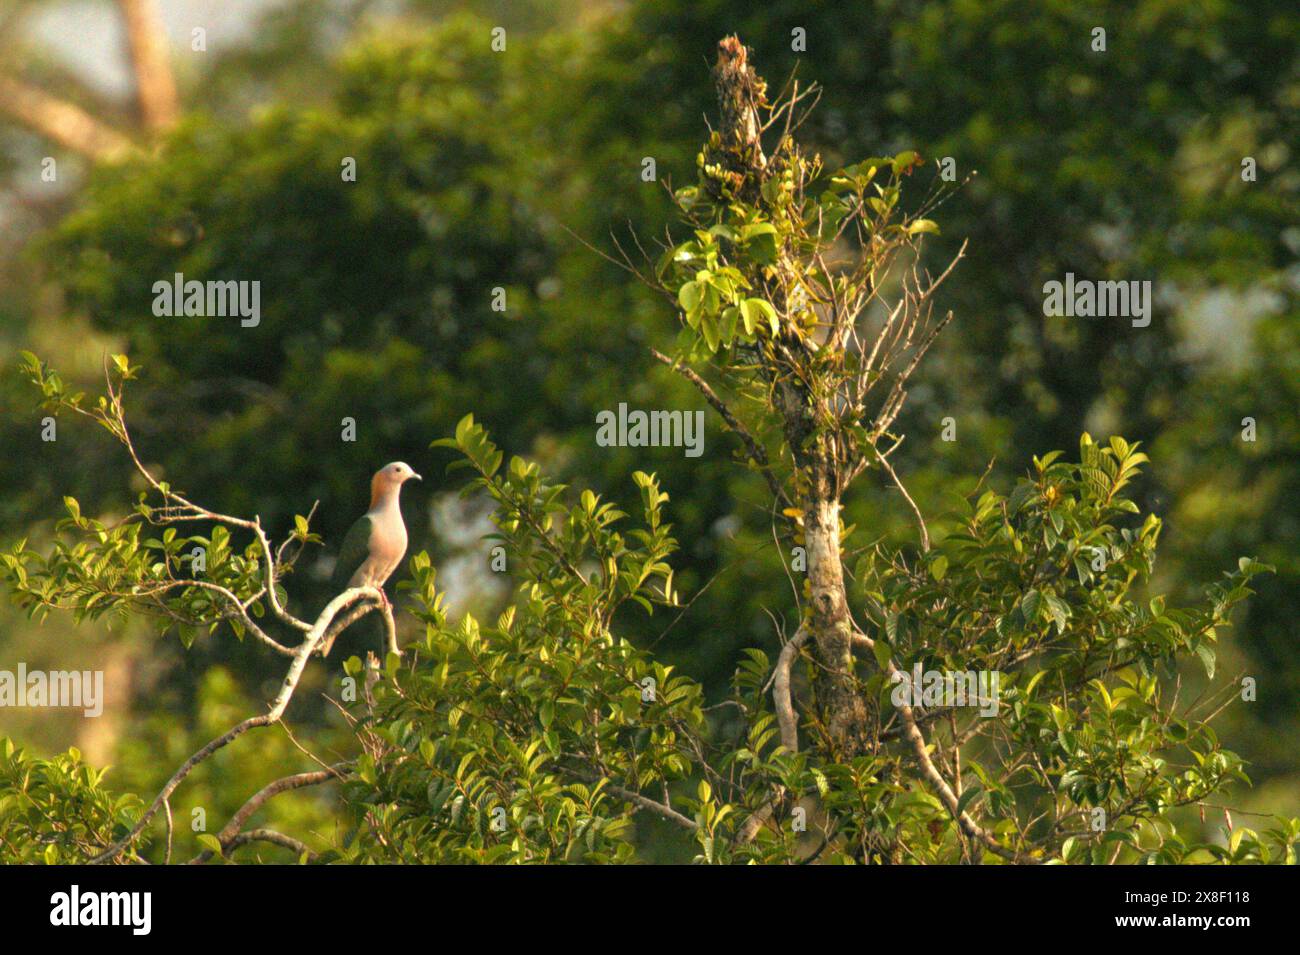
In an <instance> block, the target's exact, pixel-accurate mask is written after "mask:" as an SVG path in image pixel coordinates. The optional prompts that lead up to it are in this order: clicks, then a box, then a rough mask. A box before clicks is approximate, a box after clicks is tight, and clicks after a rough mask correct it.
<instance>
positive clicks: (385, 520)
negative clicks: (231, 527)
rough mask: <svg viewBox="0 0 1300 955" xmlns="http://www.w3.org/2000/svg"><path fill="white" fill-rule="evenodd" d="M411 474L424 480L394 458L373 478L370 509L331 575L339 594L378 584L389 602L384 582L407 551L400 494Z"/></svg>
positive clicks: (324, 650)
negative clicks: (355, 588)
mask: <svg viewBox="0 0 1300 955" xmlns="http://www.w3.org/2000/svg"><path fill="white" fill-rule="evenodd" d="M411 478H415V480H417V481H419V480H421V478H420V475H418V474H416V473H415V472H414V471H412V470H411V468H410V466H409V465H407V464H405V463H403V462H402V461H394V462H393V463H392V464H389V465H387V466H386V467H383V468H380V469H379V470H378V471H376V472H375V476H374V477H373V478H371V479H370V510H368V511H366V513H365V514H363V515H362V516H361V517H360V518H358V520H357V522H356V523H355V524H353V525H352V527H351V528H350V529H349V530H348V532H347V535H346V536H345V537H344V538H343V546H342V547H340V548H339V559H338V562H337V563H336V564H335V565H334V575H333V577H331V578H330V585H331V586H332V588H333V590H334V593H335V594H339V593H342V592H343V591H344V590H347V589H349V588H352V587H377V588H378V589H379V593H380V594H381V595H383V597H384V601H385V602H387V600H388V597H387V595H385V594H384V582H385V581H387V580H388V578H389V577H390V576H392V573H393V571H395V570H396V569H397V565H398V564H400V563H401V562H402V557H403V556H405V554H406V525H405V524H403V523H402V508H401V505H400V504H399V502H398V496H399V495H400V494H401V493H402V485H403V484H405V483H406V482H407V481H409V480H411ZM332 643H333V641H332V640H331V641H330V644H332ZM329 651H330V646H329V644H325V645H322V647H321V653H322V655H324V654H328V653H329Z"/></svg>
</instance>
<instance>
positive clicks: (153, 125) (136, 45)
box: [118, 0, 180, 132]
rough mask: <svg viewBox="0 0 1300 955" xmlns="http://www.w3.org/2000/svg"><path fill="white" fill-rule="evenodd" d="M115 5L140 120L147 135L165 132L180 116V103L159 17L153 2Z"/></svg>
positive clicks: (130, 0) (128, 1)
mask: <svg viewBox="0 0 1300 955" xmlns="http://www.w3.org/2000/svg"><path fill="white" fill-rule="evenodd" d="M118 6H120V7H121V8H122V19H123V20H124V21H125V23H126V38H127V43H128V45H129V46H130V51H131V66H132V69H133V70H134V72H135V87H136V97H137V99H138V101H139V104H140V117H141V119H142V120H143V122H144V127H145V129H146V130H148V131H149V132H158V131H160V130H165V129H167V128H169V127H170V126H172V125H173V124H174V123H175V122H176V119H177V117H178V116H179V115H180V102H179V100H178V99H177V96H176V78H175V75H174V74H173V73H172V65H171V60H170V59H169V58H168V55H167V34H166V32H165V31H164V30H163V25H162V18H161V17H160V16H159V15H158V8H157V6H156V5H155V4H154V2H153V0H118Z"/></svg>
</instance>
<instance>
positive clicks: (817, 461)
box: [705, 36, 870, 759]
mask: <svg viewBox="0 0 1300 955" xmlns="http://www.w3.org/2000/svg"><path fill="white" fill-rule="evenodd" d="M713 78H714V84H715V86H716V89H717V95H718V106H719V116H720V121H719V126H718V128H717V130H716V131H715V132H714V134H713V136H712V137H710V140H709V144H708V146H706V149H705V163H706V164H708V165H710V166H712V167H715V168H716V169H717V170H718V172H719V173H720V174H721V175H720V178H718V179H717V180H715V181H716V182H717V188H718V189H719V190H728V191H730V193H731V195H733V196H735V197H736V198H739V199H742V200H743V201H745V202H748V203H752V204H755V205H758V206H760V207H762V206H764V205H766V203H765V201H764V199H763V195H762V186H763V183H764V181H765V180H766V179H768V178H769V177H771V176H773V175H776V174H778V173H779V172H780V169H779V168H778V167H779V162H774V161H770V160H769V159H768V157H767V155H766V154H765V152H764V150H763V144H762V140H761V135H762V130H763V122H762V113H761V112H760V111H761V110H762V109H765V108H766V107H767V106H768V103H767V98H766V92H767V85H766V83H765V82H764V81H763V79H762V78H761V77H760V76H758V74H757V73H755V72H754V69H753V67H752V66H750V64H749V60H748V51H747V50H746V49H745V47H744V46H743V45H742V44H741V42H740V40H739V39H738V38H736V37H734V36H731V37H727V38H725V39H723V40H722V41H721V42H720V43H719V44H718V62H717V65H716V66H715V67H714V71H713ZM715 198H716V199H725V196H724V195H723V194H722V193H721V192H719V193H718V194H717V195H715ZM795 255H797V251H796V250H782V251H781V252H780V253H779V255H778V258H777V262H776V264H775V267H774V269H773V274H772V276H771V278H770V279H769V280H767V281H766V282H765V286H766V287H765V288H764V289H763V292H764V294H765V296H766V298H767V299H768V300H769V301H770V302H771V303H772V305H773V307H774V308H775V309H776V310H777V313H778V315H780V317H781V325H782V327H783V328H792V327H793V326H794V324H795V323H794V322H793V321H792V320H791V319H792V317H793V313H794V312H795V311H797V310H798V307H799V303H798V302H797V301H793V302H792V301H791V299H792V298H797V296H798V295H799V289H800V282H799V280H798V276H797V270H796V268H795V266H794V256H795ZM809 348H810V345H809V344H808V343H807V342H805V341H804V340H802V339H801V338H800V337H799V336H798V335H796V334H795V333H793V332H787V333H785V334H783V335H781V336H779V337H774V338H773V339H772V340H771V341H770V343H765V344H764V346H763V348H762V358H761V362H760V365H761V368H762V373H763V375H764V377H765V378H766V379H767V380H768V382H769V384H771V386H772V388H773V394H774V395H775V396H776V397H775V400H776V403H777V405H778V407H777V409H776V410H777V412H778V413H779V414H780V416H781V419H782V424H783V428H784V432H785V439H786V444H787V446H788V447H789V449H790V453H791V455H792V456H793V458H794V463H795V466H796V468H797V471H798V476H797V478H796V485H797V490H798V494H799V497H798V505H799V508H798V509H799V510H800V511H801V513H802V523H803V537H804V544H805V548H806V550H807V556H808V597H809V601H808V606H807V607H806V608H805V615H804V620H803V621H802V626H803V627H804V629H805V630H806V632H807V633H808V635H809V636H810V637H811V638H812V643H813V647H814V650H815V653H816V656H817V662H818V664H819V666H818V668H817V679H816V690H817V701H818V717H819V719H820V721H821V723H822V725H823V727H824V729H825V731H826V733H827V735H828V736H829V741H830V746H831V749H832V750H833V752H832V754H831V755H832V756H833V757H834V758H837V759H849V758H852V757H853V756H857V755H860V754H862V753H864V752H866V751H867V749H868V748H869V745H870V741H869V736H868V731H867V710H866V706H865V703H864V701H863V699H862V696H861V693H860V687H859V686H858V682H857V679H856V677H855V675H854V669H853V657H852V632H851V623H850V619H849V612H848V601H847V595H846V593H845V589H844V569H843V566H842V565H841V562H840V517H839V515H840V492H841V490H842V489H843V486H844V484H845V483H846V481H845V477H846V476H845V475H844V474H842V473H841V470H842V465H841V462H840V458H839V456H838V455H837V454H835V451H834V448H833V447H832V446H831V445H832V439H831V438H830V437H828V436H826V435H824V434H823V435H818V430H817V424H818V422H825V421H828V420H830V418H831V414H830V409H829V407H827V403H828V402H829V400H830V399H829V398H828V397H826V396H820V395H818V394H816V393H815V389H814V388H813V387H812V386H811V385H810V383H809V382H808V380H807V379H806V377H805V376H804V375H803V374H802V373H801V372H800V371H799V368H798V366H800V365H804V364H805V360H806V358H807V357H808V355H809Z"/></svg>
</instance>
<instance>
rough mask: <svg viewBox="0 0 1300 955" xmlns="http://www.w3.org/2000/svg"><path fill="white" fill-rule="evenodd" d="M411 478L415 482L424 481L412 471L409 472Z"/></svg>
mask: <svg viewBox="0 0 1300 955" xmlns="http://www.w3.org/2000/svg"><path fill="white" fill-rule="evenodd" d="M411 477H413V478H415V480H417V481H423V480H424V478H422V477H420V475H418V474H416V473H415V472H414V471H412V472H411Z"/></svg>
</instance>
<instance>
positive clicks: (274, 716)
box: [90, 587, 380, 865]
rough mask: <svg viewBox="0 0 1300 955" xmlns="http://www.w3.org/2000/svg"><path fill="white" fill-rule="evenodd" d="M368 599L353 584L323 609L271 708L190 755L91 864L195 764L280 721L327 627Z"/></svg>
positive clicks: (119, 845) (372, 593) (369, 594)
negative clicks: (346, 610) (127, 826)
mask: <svg viewBox="0 0 1300 955" xmlns="http://www.w3.org/2000/svg"><path fill="white" fill-rule="evenodd" d="M364 599H370V600H376V601H377V600H379V599H380V593H379V591H378V590H376V589H375V588H374V587H352V588H349V589H348V590H345V591H343V593H341V594H339V595H338V596H337V597H335V598H334V599H333V600H331V601H330V602H329V603H328V604H326V606H325V609H324V610H322V611H321V613H320V616H319V617H317V618H316V622H315V623H314V624H312V626H311V629H310V631H309V632H308V634H307V636H306V637H305V638H304V639H303V641H302V643H301V644H299V646H298V648H297V649H296V650H294V654H293V662H291V663H290V664H289V670H288V672H287V673H286V674H285V677H284V682H283V683H281V685H280V692H279V693H277V694H276V696H275V699H274V700H273V701H272V702H271V708H270V710H269V711H268V712H266V713H263V714H261V715H259V716H250V717H249V718H248V719H246V720H244V721H243V722H240V723H237V724H235V725H234V726H232V727H231V728H230V729H228V730H227V731H226V732H224V733H222V734H221V735H220V736H218V737H217V738H216V739H214V740H212V741H211V742H209V743H208V744H207V745H205V746H204V747H203V748H202V749H200V750H199V751H198V752H196V753H195V754H194V755H193V756H191V757H190V758H189V759H187V760H186V761H185V762H184V763H183V764H182V765H181V767H180V769H178V770H176V772H175V773H173V774H172V777H171V779H169V780H167V784H166V785H165V786H163V788H162V791H161V792H160V793H159V794H158V795H157V796H155V797H154V800H153V802H152V803H150V805H149V808H148V809H146V810H145V812H144V814H143V815H142V816H141V817H140V820H139V821H138V822H137V823H136V824H135V826H134V828H132V830H131V831H130V832H129V833H127V834H126V835H125V836H123V837H122V838H121V839H119V840H118V841H117V842H115V843H113V845H111V846H109V847H108V848H107V849H105V850H104V851H103V852H101V853H100V854H99V855H97V856H95V857H94V858H93V859H91V860H90V862H91V864H92V865H95V864H99V863H103V862H108V861H110V860H111V859H113V858H115V857H117V856H118V855H120V854H121V853H122V851H123V850H125V849H126V848H127V847H128V846H130V845H131V844H132V843H133V842H135V840H136V839H138V838H139V837H140V834H141V833H142V832H144V829H145V826H147V825H148V824H149V820H150V819H152V818H153V817H154V815H155V814H156V813H157V812H158V810H159V809H160V808H161V807H162V805H163V803H164V802H165V801H166V800H167V798H168V797H169V796H171V794H172V793H173V792H175V791H176V787H178V786H179V785H180V784H181V783H182V782H183V781H184V779H185V777H186V776H188V775H189V774H190V773H191V772H192V771H193V770H194V767H195V766H197V765H198V764H199V763H201V762H203V761H204V760H205V759H207V758H208V757H209V756H211V755H212V754H213V753H215V752H216V751H217V750H219V749H222V748H223V747H225V746H227V745H229V744H230V743H231V742H233V741H234V740H236V739H238V738H239V737H240V736H243V735H244V734H245V733H247V732H248V731H249V730H251V729H257V728H258V727H261V726H269V725H271V724H272V723H275V722H276V721H278V720H279V719H280V717H281V716H283V715H284V711H285V709H286V708H288V706H289V701H290V700H291V699H293V694H294V691H295V690H296V689H297V688H298V681H299V680H301V679H302V671H303V669H304V668H305V667H306V666H307V660H308V658H309V657H310V656H311V654H312V651H313V650H315V649H316V645H317V644H318V643H320V641H321V639H322V638H323V637H324V635H325V631H326V630H328V629H329V626H330V624H331V623H332V622H333V620H334V618H335V617H336V616H337V615H338V614H339V613H340V612H341V611H342V610H343V609H344V608H345V607H349V606H351V605H352V604H354V603H356V602H357V601H358V600H364Z"/></svg>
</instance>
